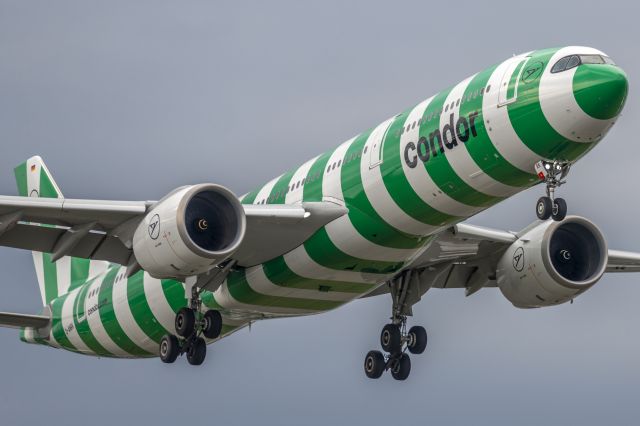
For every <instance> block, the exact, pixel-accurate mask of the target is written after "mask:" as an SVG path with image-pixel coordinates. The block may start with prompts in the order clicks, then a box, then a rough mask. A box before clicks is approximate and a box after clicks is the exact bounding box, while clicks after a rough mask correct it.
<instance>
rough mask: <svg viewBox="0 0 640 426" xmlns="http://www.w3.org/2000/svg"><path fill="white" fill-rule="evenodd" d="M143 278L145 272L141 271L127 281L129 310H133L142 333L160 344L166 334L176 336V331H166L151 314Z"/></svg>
mask: <svg viewBox="0 0 640 426" xmlns="http://www.w3.org/2000/svg"><path fill="white" fill-rule="evenodd" d="M143 276H144V272H143V271H140V272H138V273H136V274H134V275H132V276H131V277H129V279H128V280H127V300H128V302H129V308H131V313H132V314H133V318H134V319H135V320H136V323H137V324H138V326H139V327H140V328H141V329H142V331H144V334H146V335H147V336H149V338H150V339H151V340H153V341H154V342H156V343H160V339H162V336H164V335H165V334H175V330H171V332H169V331H168V330H165V328H164V327H163V326H162V324H160V322H158V320H157V319H156V317H155V316H154V315H153V312H151V308H150V307H149V302H147V298H146V296H145V293H144V283H143Z"/></svg>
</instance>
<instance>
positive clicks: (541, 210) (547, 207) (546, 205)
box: [536, 197, 553, 220]
mask: <svg viewBox="0 0 640 426" xmlns="http://www.w3.org/2000/svg"><path fill="white" fill-rule="evenodd" d="M552 210H553V206H552V205H551V198H549V197H540V198H538V202H537V203H536V216H538V219H540V220H547V219H549V218H550V217H551V212H552Z"/></svg>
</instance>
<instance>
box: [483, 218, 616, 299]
mask: <svg viewBox="0 0 640 426" xmlns="http://www.w3.org/2000/svg"><path fill="white" fill-rule="evenodd" d="M606 266H607V243H606V241H605V239H604V236H603V235H602V232H600V230H599V229H598V227H597V226H596V225H595V224H594V223H593V222H591V221H589V220H587V219H584V218H582V217H578V216H569V217H567V218H566V219H565V220H563V221H561V222H556V221H546V222H543V223H540V224H539V225H537V226H533V227H531V228H530V229H529V230H528V231H525V233H524V234H523V235H521V236H520V238H518V240H517V241H515V242H514V243H513V244H511V246H509V248H508V249H507V251H505V253H504V254H503V255H502V257H501V258H500V260H499V261H498V267H497V271H496V279H497V283H498V287H499V288H500V291H502V294H503V295H504V296H505V297H506V298H507V299H508V300H509V301H510V302H511V303H513V305H514V306H516V307H518V308H537V307H542V306H552V305H558V304H561V303H564V302H567V301H569V300H572V299H573V298H575V297H576V296H578V295H579V294H581V293H583V292H585V291H586V290H588V289H589V288H591V286H593V285H594V284H595V283H597V282H598V280H600V278H601V277H602V275H603V274H604V271H605V268H606Z"/></svg>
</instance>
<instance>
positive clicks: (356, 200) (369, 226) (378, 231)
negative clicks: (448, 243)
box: [330, 130, 424, 249]
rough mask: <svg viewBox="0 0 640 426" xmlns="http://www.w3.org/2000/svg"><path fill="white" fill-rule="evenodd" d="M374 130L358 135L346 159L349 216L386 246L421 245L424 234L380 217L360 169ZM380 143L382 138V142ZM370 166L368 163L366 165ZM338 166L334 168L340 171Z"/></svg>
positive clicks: (359, 228)
mask: <svg viewBox="0 0 640 426" xmlns="http://www.w3.org/2000/svg"><path fill="white" fill-rule="evenodd" d="M371 132H372V130H368V131H366V132H365V133H363V134H361V135H360V136H358V137H357V138H356V139H355V140H354V141H353V142H352V143H351V145H350V146H349V148H348V149H347V152H346V153H345V155H344V157H343V159H342V161H343V163H342V166H341V167H340V169H341V175H340V178H341V180H342V193H343V195H344V201H345V203H346V204H347V205H348V206H349V219H350V220H351V223H352V224H353V227H354V228H355V229H356V230H357V231H358V233H359V234H360V235H361V236H362V237H364V238H365V239H367V240H369V241H371V242H372V243H374V244H377V245H379V246H383V247H392V248H398V249H413V248H417V247H420V246H421V245H422V243H423V242H424V238H422V237H419V236H414V235H410V234H407V233H404V232H401V231H399V230H397V229H395V228H394V227H392V226H391V225H389V224H388V223H387V222H385V221H384V219H382V218H381V217H380V215H379V214H378V213H377V212H376V211H375V209H374V208H373V206H372V205H371V202H370V201H369V198H368V197H367V195H366V193H365V190H364V187H363V183H362V175H361V173H360V166H361V164H362V161H364V162H365V164H367V163H368V158H369V155H370V152H367V153H363V154H362V156H363V157H364V158H361V155H360V153H362V152H363V149H364V146H365V144H366V142H367V140H368V138H369V136H370V134H371ZM378 143H380V142H378ZM365 167H367V166H365ZM337 171H338V170H335V171H333V170H332V171H331V172H330V173H336V172H337Z"/></svg>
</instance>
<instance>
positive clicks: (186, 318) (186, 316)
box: [176, 308, 196, 337]
mask: <svg viewBox="0 0 640 426" xmlns="http://www.w3.org/2000/svg"><path fill="white" fill-rule="evenodd" d="M195 326H196V315H195V313H194V312H193V309H189V308H180V310H179V311H178V313H177V314H176V333H178V336H181V337H189V336H191V335H192V334H193V332H194V330H195Z"/></svg>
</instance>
